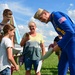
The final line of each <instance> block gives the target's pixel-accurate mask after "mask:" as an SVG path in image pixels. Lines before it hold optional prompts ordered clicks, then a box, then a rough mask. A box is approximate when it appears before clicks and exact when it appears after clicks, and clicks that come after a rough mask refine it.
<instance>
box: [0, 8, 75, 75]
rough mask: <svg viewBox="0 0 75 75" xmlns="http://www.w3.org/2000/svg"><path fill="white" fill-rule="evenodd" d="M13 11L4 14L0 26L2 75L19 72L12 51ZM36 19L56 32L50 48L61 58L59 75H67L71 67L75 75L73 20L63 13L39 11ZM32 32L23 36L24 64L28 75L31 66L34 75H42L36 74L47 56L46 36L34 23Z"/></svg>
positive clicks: (13, 41) (30, 27) (6, 11)
mask: <svg viewBox="0 0 75 75" xmlns="http://www.w3.org/2000/svg"><path fill="white" fill-rule="evenodd" d="M12 14H13V13H12V11H11V10H10V9H5V10H4V11H3V20H2V22H1V23H0V75H11V74H12V72H13V70H12V69H11V68H12V67H14V70H16V71H18V70H19V65H18V64H17V63H16V61H15V59H14V56H13V48H14V44H15V38H14V37H15V34H14V33H15V26H14V21H13V16H12ZM34 18H35V19H38V20H39V21H41V22H44V23H48V22H51V23H52V25H53V27H54V29H55V31H56V32H57V33H58V36H56V37H55V38H54V40H53V44H50V45H49V48H50V47H52V48H53V52H55V54H56V55H57V56H58V60H59V63H58V75H66V74H67V71H68V67H69V70H70V75H75V46H74V45H75V39H74V38H75V36H74V35H75V24H74V23H73V22H72V20H71V19H70V17H69V16H68V15H67V14H65V13H63V12H59V11H57V12H55V11H54V12H52V13H50V12H48V11H47V10H45V9H41V8H39V9H38V11H37V12H36V13H35V14H34ZM28 28H29V30H30V31H29V32H25V34H24V35H23V37H22V39H21V42H20V46H21V47H23V53H22V55H23V63H24V67H25V70H26V72H25V75H31V70H32V65H33V67H34V71H35V75H41V73H40V71H39V72H36V71H37V67H38V64H39V61H40V59H41V56H44V55H45V54H46V50H45V45H44V39H43V35H41V34H40V33H38V32H37V31H36V28H37V25H36V23H35V22H33V21H30V22H29V23H28Z"/></svg>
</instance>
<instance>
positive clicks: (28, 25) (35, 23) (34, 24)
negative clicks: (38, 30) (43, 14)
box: [28, 21, 36, 27]
mask: <svg viewBox="0 0 75 75" xmlns="http://www.w3.org/2000/svg"><path fill="white" fill-rule="evenodd" d="M31 23H34V25H35V26H36V23H35V22H33V21H30V22H29V23H28V27H29V26H30V25H31Z"/></svg>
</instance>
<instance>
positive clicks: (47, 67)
mask: <svg viewBox="0 0 75 75" xmlns="http://www.w3.org/2000/svg"><path fill="white" fill-rule="evenodd" d="M57 65H58V58H57V56H56V55H55V53H53V54H52V55H51V56H50V57H49V58H47V59H46V60H44V62H43V66H42V69H41V74H42V75H58V70H57ZM31 74H32V75H35V72H34V70H33V69H32V71H31ZM13 75H25V70H24V65H23V66H21V67H20V71H18V72H14V73H13ZM67 75H70V74H69V73H67Z"/></svg>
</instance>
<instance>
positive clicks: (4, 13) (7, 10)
mask: <svg viewBox="0 0 75 75" xmlns="http://www.w3.org/2000/svg"><path fill="white" fill-rule="evenodd" d="M8 12H10V14H11V15H12V11H11V10H10V9H5V10H4V11H3V16H7V15H8Z"/></svg>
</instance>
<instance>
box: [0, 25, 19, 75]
mask: <svg viewBox="0 0 75 75" xmlns="http://www.w3.org/2000/svg"><path fill="white" fill-rule="evenodd" d="M14 29H15V27H14V25H9V24H6V25H5V26H4V27H3V32H4V37H3V38H2V41H1V44H0V74H1V75H11V64H12V65H13V66H14V67H15V70H19V66H18V65H17V64H16V62H15V60H14V58H13V53H12V48H13V44H12V41H11V39H10V38H12V37H13V36H14V32H15V30H14Z"/></svg>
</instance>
